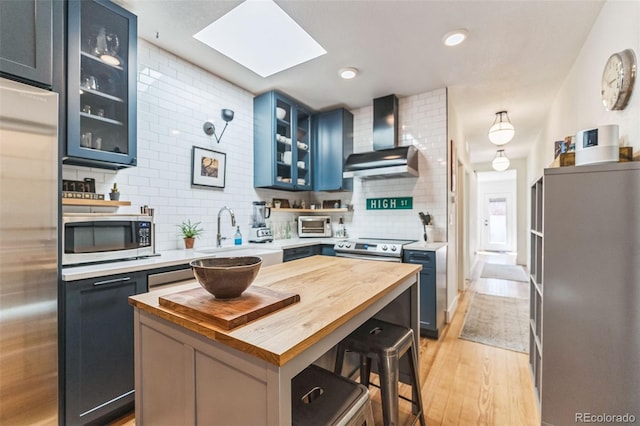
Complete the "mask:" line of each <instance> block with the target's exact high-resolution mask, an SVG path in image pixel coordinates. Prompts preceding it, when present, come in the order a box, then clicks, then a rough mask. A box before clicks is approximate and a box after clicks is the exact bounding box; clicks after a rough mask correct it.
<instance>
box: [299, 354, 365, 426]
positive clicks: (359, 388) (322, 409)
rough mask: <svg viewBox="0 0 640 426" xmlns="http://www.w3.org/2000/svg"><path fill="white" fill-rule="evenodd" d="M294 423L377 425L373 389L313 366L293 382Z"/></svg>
mask: <svg viewBox="0 0 640 426" xmlns="http://www.w3.org/2000/svg"><path fill="white" fill-rule="evenodd" d="M291 423H292V424H293V425H300V426H308V425H353V426H362V425H367V426H374V422H373V410H372V409H371V400H370V399H369V389H367V388H366V387H365V386H363V385H361V384H359V383H356V382H354V381H353V380H350V379H347V378H346V377H342V376H340V375H337V374H335V373H333V372H331V371H328V370H325V369H324V368H320V367H318V366H316V365H310V366H309V367H307V368H305V369H304V370H302V372H300V374H298V375H297V376H296V377H294V378H293V380H291Z"/></svg>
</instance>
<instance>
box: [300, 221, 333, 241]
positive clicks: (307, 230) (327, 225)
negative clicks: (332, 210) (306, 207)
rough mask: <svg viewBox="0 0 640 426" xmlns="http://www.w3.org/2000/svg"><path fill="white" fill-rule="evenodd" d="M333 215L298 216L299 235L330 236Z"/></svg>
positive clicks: (303, 236)
mask: <svg viewBox="0 0 640 426" xmlns="http://www.w3.org/2000/svg"><path fill="white" fill-rule="evenodd" d="M330 236H331V217H329V216H298V237H301V238H305V237H330Z"/></svg>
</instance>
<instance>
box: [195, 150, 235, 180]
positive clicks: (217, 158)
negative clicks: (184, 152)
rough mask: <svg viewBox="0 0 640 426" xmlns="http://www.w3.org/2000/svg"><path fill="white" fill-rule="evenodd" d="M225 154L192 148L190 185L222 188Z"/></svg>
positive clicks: (225, 164) (225, 162)
mask: <svg viewBox="0 0 640 426" xmlns="http://www.w3.org/2000/svg"><path fill="white" fill-rule="evenodd" d="M226 169H227V154H225V153H224V152H217V151H211V150H210V149H206V148H200V147H197V146H194V147H193V151H192V156H191V185H194V186H208V187H212V188H224V177H225V173H226Z"/></svg>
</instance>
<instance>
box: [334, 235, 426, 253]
mask: <svg viewBox="0 0 640 426" xmlns="http://www.w3.org/2000/svg"><path fill="white" fill-rule="evenodd" d="M413 242H415V240H394V239H386V238H354V239H344V240H338V241H337V242H336V244H335V245H334V246H333V249H334V250H335V251H336V252H342V253H360V254H375V255H379V256H390V257H400V256H402V246H403V245H405V244H409V243H413Z"/></svg>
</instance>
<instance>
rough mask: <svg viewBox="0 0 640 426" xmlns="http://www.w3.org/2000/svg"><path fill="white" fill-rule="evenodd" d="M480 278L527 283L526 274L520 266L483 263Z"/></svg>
mask: <svg viewBox="0 0 640 426" xmlns="http://www.w3.org/2000/svg"><path fill="white" fill-rule="evenodd" d="M480 278H496V279H499V280H509V281H522V282H528V278H527V274H526V273H525V272H524V269H522V267H521V266H517V265H499V264H497V263H485V264H484V267H483V268H482V273H481V274H480Z"/></svg>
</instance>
